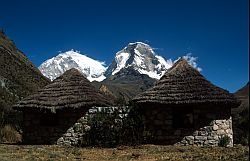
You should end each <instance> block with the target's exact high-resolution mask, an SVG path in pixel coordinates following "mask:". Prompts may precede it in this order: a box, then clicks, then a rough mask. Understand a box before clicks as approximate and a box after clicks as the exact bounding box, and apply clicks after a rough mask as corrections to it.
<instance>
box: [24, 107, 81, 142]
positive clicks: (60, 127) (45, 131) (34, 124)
mask: <svg viewBox="0 0 250 161" xmlns="http://www.w3.org/2000/svg"><path fill="white" fill-rule="evenodd" d="M47 113H50V112H47ZM45 115H46V113H45V112H44V111H40V110H26V111H25V112H24V113H23V143H24V144H56V143H57V140H58V139H59V138H60V137H61V136H62V135H63V134H65V132H66V131H67V130H68V129H69V128H70V127H71V126H72V125H73V124H74V123H75V122H76V121H77V120H78V119H79V118H80V117H81V116H82V115H83V114H82V113H81V112H72V111H70V110H69V111H68V110H67V111H59V112H57V113H56V114H52V116H53V115H54V116H55V119H53V118H52V119H49V120H47V121H48V122H46V125H44V123H43V122H42V121H46V120H43V119H42V118H43V117H44V116H45ZM45 119H46V118H45Z"/></svg>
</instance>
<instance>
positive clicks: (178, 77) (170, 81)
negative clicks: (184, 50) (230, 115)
mask: <svg viewBox="0 0 250 161" xmlns="http://www.w3.org/2000/svg"><path fill="white" fill-rule="evenodd" d="M133 101H134V102H136V103H138V104H150V103H153V104H155V103H158V104H169V105H179V104H212V105H214V104H220V105H221V104H223V105H227V106H228V105H229V106H230V107H237V106H238V105H239V102H238V101H237V100H236V98H235V97H234V96H233V95H232V94H230V93H229V92H228V91H226V90H224V89H222V88H220V87H217V86H215V85H213V84H211V83H210V82H209V81H207V80H206V79H205V78H204V77H203V76H202V75H201V74H200V72H199V71H197V70H196V69H195V68H193V67H192V66H191V65H189V64H188V62H187V61H186V60H185V59H180V60H178V61H177V62H176V63H175V64H174V65H173V67H171V68H170V69H169V70H168V71H167V72H166V73H165V74H164V75H163V76H162V78H161V79H160V80H159V81H158V82H156V84H155V86H154V87H152V88H151V89H149V90H147V91H146V92H144V93H141V94H139V95H137V96H136V97H135V98H134V99H133Z"/></svg>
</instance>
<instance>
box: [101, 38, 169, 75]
mask: <svg viewBox="0 0 250 161" xmlns="http://www.w3.org/2000/svg"><path fill="white" fill-rule="evenodd" d="M172 64H173V63H172V61H171V60H168V61H165V59H164V58H163V57H161V56H159V55H156V54H155V52H154V50H153V48H152V47H150V46H149V45H148V44H145V43H142V42H135V43H129V44H128V45H127V46H126V47H125V48H124V49H122V50H121V51H119V52H117V53H116V55H115V58H114V60H113V61H112V63H111V65H110V66H109V67H108V69H107V71H106V72H105V75H106V76H107V77H109V76H111V75H115V74H116V73H118V72H119V71H120V70H122V69H125V68H128V67H130V68H132V69H134V70H136V71H138V72H139V73H140V74H146V75H148V76H149V77H151V78H154V79H160V78H161V76H162V75H163V74H164V73H165V71H166V70H167V69H168V68H170V67H171V66H172Z"/></svg>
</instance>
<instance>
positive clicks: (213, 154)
mask: <svg viewBox="0 0 250 161" xmlns="http://www.w3.org/2000/svg"><path fill="white" fill-rule="evenodd" d="M248 155H249V147H247V146H240V145H236V146H235V147H233V148H222V147H214V148H205V147H193V146H192V147H191V146H185V147H183V146H182V147H180V146H158V145H142V146H137V147H126V146H123V147H118V148H90V147H88V148H76V147H61V146H56V145H7V144H0V161H13V160H18V161H19V160H20V161H22V160H28V161H33V160H48V161H55V160H70V161H71V160H91V161H94V160H99V161H105V160H119V161H120V160H121V161H123V160H124V161H127V160H146V161H151V160H152V161H155V160H157V161H165V160H211V161H214V160H227V161H228V160H235V161H240V160H249V156H248Z"/></svg>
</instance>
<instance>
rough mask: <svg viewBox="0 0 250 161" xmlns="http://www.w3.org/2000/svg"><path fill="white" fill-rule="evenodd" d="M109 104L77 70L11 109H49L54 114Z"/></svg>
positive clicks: (67, 72) (68, 72) (70, 71)
mask: <svg viewBox="0 0 250 161" xmlns="http://www.w3.org/2000/svg"><path fill="white" fill-rule="evenodd" d="M108 105H109V102H108V101H107V99H106V98H105V96H104V95H102V94H101V93H100V92H98V91H97V90H95V88H94V87H93V86H92V85H91V84H90V82H89V81H88V80H87V79H86V78H85V77H84V76H83V75H82V74H81V73H80V72H79V71H78V70H77V69H70V70H68V71H66V72H65V73H64V74H63V75H62V76H60V77H58V78H57V79H55V80H54V81H53V82H52V83H51V84H49V85H47V86H45V87H44V89H42V90H40V91H38V92H37V93H36V94H34V95H31V96H29V97H27V98H25V99H23V100H22V101H20V102H19V103H18V104H17V105H15V106H14V107H13V108H14V109H17V110H23V109H24V108H40V109H50V110H51V111H53V112H55V111H56V110H57V109H63V108H89V107H93V106H108Z"/></svg>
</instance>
